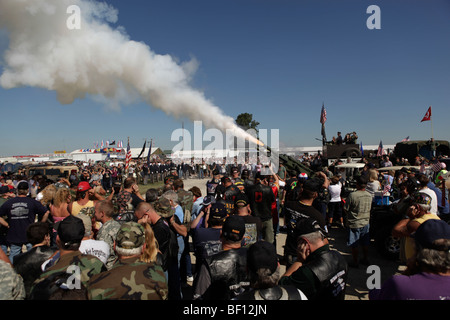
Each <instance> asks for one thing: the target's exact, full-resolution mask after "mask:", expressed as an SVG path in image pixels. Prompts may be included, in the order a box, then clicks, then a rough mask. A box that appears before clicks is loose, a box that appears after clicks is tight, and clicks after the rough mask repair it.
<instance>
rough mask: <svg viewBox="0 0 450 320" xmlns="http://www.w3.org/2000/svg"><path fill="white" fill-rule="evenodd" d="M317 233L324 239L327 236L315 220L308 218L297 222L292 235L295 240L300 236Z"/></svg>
mask: <svg viewBox="0 0 450 320" xmlns="http://www.w3.org/2000/svg"><path fill="white" fill-rule="evenodd" d="M317 231H319V232H320V233H322V235H323V236H324V237H326V236H327V235H328V233H327V232H326V230H325V229H324V228H322V226H321V225H320V223H319V222H318V221H317V220H316V219H314V218H312V217H309V218H304V219H300V220H299V221H298V222H297V225H296V226H295V229H294V234H295V236H296V238H297V239H298V238H299V237H301V236H302V235H305V234H308V233H313V232H317Z"/></svg>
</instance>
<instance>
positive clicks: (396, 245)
mask: <svg viewBox="0 0 450 320" xmlns="http://www.w3.org/2000/svg"><path fill="white" fill-rule="evenodd" d="M392 228H393V226H385V227H382V228H380V230H377V231H376V232H375V237H374V240H375V245H376V247H377V250H378V252H379V253H380V254H381V255H382V256H384V257H386V258H388V259H390V260H395V259H398V258H399V255H400V246H401V245H400V238H397V237H393V236H392Z"/></svg>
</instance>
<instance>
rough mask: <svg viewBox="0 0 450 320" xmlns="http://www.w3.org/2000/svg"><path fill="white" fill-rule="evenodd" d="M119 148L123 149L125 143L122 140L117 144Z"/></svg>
mask: <svg viewBox="0 0 450 320" xmlns="http://www.w3.org/2000/svg"><path fill="white" fill-rule="evenodd" d="M117 148H123V141H122V140H120V141H118V142H117Z"/></svg>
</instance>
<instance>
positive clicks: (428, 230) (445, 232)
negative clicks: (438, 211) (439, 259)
mask: <svg viewBox="0 0 450 320" xmlns="http://www.w3.org/2000/svg"><path fill="white" fill-rule="evenodd" d="M414 238H415V240H416V242H417V243H418V244H419V245H421V246H422V247H424V248H429V249H435V250H442V249H440V248H438V247H437V246H436V245H435V244H434V243H433V242H434V241H436V240H439V239H450V225H449V224H448V223H447V222H445V221H443V220H439V219H429V220H426V221H425V222H423V223H422V224H421V225H420V226H419V228H417V230H416V232H415V234H414ZM444 250H448V248H445V249H444Z"/></svg>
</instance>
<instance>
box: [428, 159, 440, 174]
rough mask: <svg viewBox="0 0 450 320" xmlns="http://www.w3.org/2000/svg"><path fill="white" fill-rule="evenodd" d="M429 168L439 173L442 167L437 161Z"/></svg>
mask: <svg viewBox="0 0 450 320" xmlns="http://www.w3.org/2000/svg"><path fill="white" fill-rule="evenodd" d="M430 166H431V170H433V172H439V171H441V169H442V165H441V163H440V162H439V161H438V160H436V161H434V162H433V163H432V164H431V165H430Z"/></svg>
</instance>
